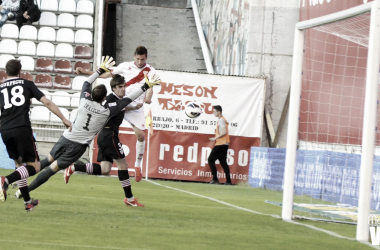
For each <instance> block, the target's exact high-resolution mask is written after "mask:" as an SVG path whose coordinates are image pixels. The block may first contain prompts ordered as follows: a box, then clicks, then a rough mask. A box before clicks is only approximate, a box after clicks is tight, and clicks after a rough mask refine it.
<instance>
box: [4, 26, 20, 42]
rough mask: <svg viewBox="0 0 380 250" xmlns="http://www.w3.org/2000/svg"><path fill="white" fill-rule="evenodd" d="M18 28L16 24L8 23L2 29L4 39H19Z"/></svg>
mask: <svg viewBox="0 0 380 250" xmlns="http://www.w3.org/2000/svg"><path fill="white" fill-rule="evenodd" d="M18 35H19V33H18V27H17V25H16V24H11V23H6V24H4V25H3V27H2V29H1V37H2V38H15V39H17V38H18Z"/></svg>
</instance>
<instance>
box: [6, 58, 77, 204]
mask: <svg viewBox="0 0 380 250" xmlns="http://www.w3.org/2000/svg"><path fill="white" fill-rule="evenodd" d="M5 69H6V72H7V75H8V78H7V80H6V81H5V82H4V83H2V84H0V110H1V125H0V132H1V137H2V139H3V141H4V144H5V146H6V148H7V152H8V155H9V158H11V159H13V160H14V161H15V163H16V167H17V170H16V171H14V172H13V173H11V174H10V175H8V176H1V177H0V187H1V190H0V201H3V202H4V201H5V200H6V199H7V189H8V185H10V184H12V183H13V182H16V181H17V185H18V187H19V189H20V191H21V193H22V196H23V197H24V204H25V210H26V211H31V210H32V209H33V207H35V206H37V205H38V200H33V199H31V198H30V196H29V191H28V186H27V181H26V178H28V177H29V176H33V175H35V174H36V173H38V172H39V171H40V159H39V157H38V152H37V144H36V141H35V139H34V137H33V132H32V127H31V123H30V119H29V109H30V99H31V98H33V97H34V98H36V99H37V100H39V101H40V102H42V103H43V104H44V105H45V106H46V107H47V108H48V109H49V110H50V111H51V112H53V113H54V114H56V115H57V116H58V117H59V118H60V119H61V120H62V121H63V123H64V125H65V126H66V127H67V128H69V129H71V122H70V121H69V120H67V119H66V118H65V117H64V116H63V115H62V113H61V111H60V110H59V109H58V107H57V105H55V104H54V103H53V102H52V101H50V100H49V99H47V98H46V97H45V96H44V94H43V93H42V92H41V91H40V90H39V89H38V88H37V87H36V85H35V84H34V83H33V82H32V81H28V80H25V79H21V78H20V73H21V63H20V61H19V60H9V61H8V62H7V64H6V66H5ZM23 163H25V166H24V164H23Z"/></svg>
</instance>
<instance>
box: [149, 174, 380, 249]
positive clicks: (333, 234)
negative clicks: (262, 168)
mask: <svg viewBox="0 0 380 250" xmlns="http://www.w3.org/2000/svg"><path fill="white" fill-rule="evenodd" d="M145 181H147V182H150V183H152V184H155V185H157V186H161V187H165V188H169V189H173V190H176V191H179V192H182V193H187V194H191V195H194V196H198V197H201V198H205V199H208V200H211V201H215V202H218V203H220V204H223V205H226V206H229V207H233V208H236V209H239V210H242V211H246V212H250V213H253V214H258V215H265V216H270V217H273V218H277V219H281V216H279V215H277V214H265V213H261V212H258V211H254V210H251V209H248V208H244V207H239V206H236V205H233V204H231V203H227V202H224V201H220V200H217V199H214V198H211V197H208V196H204V195H200V194H196V193H193V192H190V191H186V190H182V189H179V188H174V187H170V186H165V185H162V184H159V183H157V182H154V181H151V180H145ZM282 221H284V222H287V223H291V224H295V225H300V226H304V227H308V228H310V229H313V230H316V231H320V232H323V233H326V234H328V235H330V236H333V237H336V238H340V239H346V240H351V241H357V240H356V239H354V238H350V237H346V236H343V235H340V234H337V233H335V232H332V231H329V230H326V229H322V228H319V227H316V226H313V225H308V224H303V223H299V222H296V221H287V220H282ZM357 242H359V243H362V244H364V245H367V246H369V247H372V248H374V249H378V250H380V247H379V246H373V245H372V244H371V243H370V242H362V241H357Z"/></svg>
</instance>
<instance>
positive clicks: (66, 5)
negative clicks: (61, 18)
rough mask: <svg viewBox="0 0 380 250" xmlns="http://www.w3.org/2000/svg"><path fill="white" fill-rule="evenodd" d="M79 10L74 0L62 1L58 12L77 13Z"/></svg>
mask: <svg viewBox="0 0 380 250" xmlns="http://www.w3.org/2000/svg"><path fill="white" fill-rule="evenodd" d="M76 9H77V6H76V3H75V1H74V0H60V1H59V6H58V11H61V12H75V11H76Z"/></svg>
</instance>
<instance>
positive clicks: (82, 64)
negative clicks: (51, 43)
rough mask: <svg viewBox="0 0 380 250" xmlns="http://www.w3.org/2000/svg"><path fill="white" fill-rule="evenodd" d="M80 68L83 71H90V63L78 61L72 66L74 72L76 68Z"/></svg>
mask: <svg viewBox="0 0 380 250" xmlns="http://www.w3.org/2000/svg"><path fill="white" fill-rule="evenodd" d="M78 67H81V68H83V69H85V70H91V63H89V62H85V61H78V62H76V63H75V64H74V71H75V70H76V69H77V68H78Z"/></svg>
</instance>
